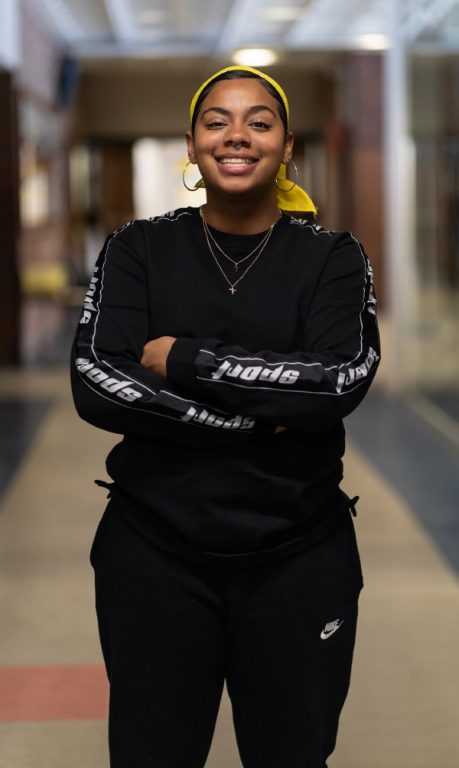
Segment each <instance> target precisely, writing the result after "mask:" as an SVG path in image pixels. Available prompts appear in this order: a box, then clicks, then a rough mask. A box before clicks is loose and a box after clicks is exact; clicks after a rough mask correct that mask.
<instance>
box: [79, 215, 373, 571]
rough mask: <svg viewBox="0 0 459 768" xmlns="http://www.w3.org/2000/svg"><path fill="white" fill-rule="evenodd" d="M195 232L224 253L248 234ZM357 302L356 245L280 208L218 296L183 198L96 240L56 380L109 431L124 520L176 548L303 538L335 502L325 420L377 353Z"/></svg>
mask: <svg viewBox="0 0 459 768" xmlns="http://www.w3.org/2000/svg"><path fill="white" fill-rule="evenodd" d="M211 231H212V233H213V235H214V237H215V239H216V240H217V242H218V243H219V245H220V246H221V247H222V249H223V250H224V251H226V252H227V253H228V254H229V255H230V256H231V257H232V258H233V259H234V260H238V259H239V258H243V256H244V255H246V254H247V253H249V252H250V251H251V250H252V249H253V248H254V247H255V246H256V244H257V243H258V242H259V241H260V239H261V234H260V235H249V236H241V235H230V234H227V233H222V232H217V231H215V230H211ZM214 248H215V247H214ZM215 251H216V249H215ZM216 253H217V254H218V256H219V262H220V264H221V267H222V268H223V269H224V271H225V273H226V274H227V275H228V277H229V279H230V280H231V282H234V280H235V279H236V278H237V277H239V276H240V275H241V274H242V272H243V270H244V269H245V268H246V266H247V265H248V264H249V263H250V261H251V260H250V259H249V260H248V261H246V262H242V263H241V265H240V267H239V271H238V272H237V273H236V272H235V269H234V267H233V265H232V264H231V263H230V262H229V261H227V260H225V258H224V257H223V256H222V255H221V254H220V253H219V252H218V251H216ZM375 306H376V301H375V296H374V290H373V281H372V270H371V267H370V265H369V262H368V259H367V257H366V255H365V253H364V251H363V248H362V246H361V245H360V243H359V242H358V241H357V240H356V238H355V237H354V236H353V235H352V234H351V233H346V232H339V233H338V232H329V231H327V230H324V229H322V228H321V227H319V226H318V225H316V224H311V223H309V222H306V221H304V220H301V219H296V218H292V217H290V216H287V215H285V214H283V215H282V218H281V219H280V221H279V222H278V223H277V224H276V225H275V227H274V230H273V233H272V236H271V239H270V241H269V243H268V245H267V247H266V248H265V250H264V251H263V253H262V254H261V255H260V257H259V259H258V260H257V262H256V263H255V264H254V265H253V267H252V268H251V269H250V270H249V271H248V272H247V275H246V276H245V277H244V278H243V279H242V280H241V282H240V283H239V284H238V285H237V289H236V293H235V294H234V295H232V294H231V292H230V291H229V290H228V285H227V283H226V282H225V279H224V277H223V275H222V274H221V271H220V270H219V269H218V267H217V265H216V263H215V260H214V258H213V257H212V255H211V253H210V251H209V247H208V245H207V243H206V240H205V237H204V231H203V226H202V222H201V219H200V215H199V210H198V209H196V208H183V209H179V210H177V211H173V212H171V213H168V214H166V215H165V216H159V217H156V218H153V219H149V220H142V221H134V222H131V223H129V224H127V225H126V226H124V227H122V228H121V229H120V230H118V231H116V232H114V233H113V234H112V235H111V236H110V237H108V238H107V240H106V242H105V245H104V247H103V250H102V252H101V254H100V256H99V259H98V261H97V264H96V267H95V271H94V276H93V278H92V280H91V284H90V288H89V291H88V293H87V296H86V298H85V301H84V307H83V312H82V316H81V319H80V323H79V325H78V330H77V334H76V338H75V344H74V354H73V360H72V386H73V394H74V399H75V404H76V408H77V410H78V413H79V414H80V416H81V417H82V418H83V419H86V420H87V421H89V422H90V423H91V424H94V425H95V426H97V427H100V428H102V429H106V430H109V431H111V432H118V433H120V434H123V435H124V439H123V440H122V442H121V443H119V444H118V445H117V446H115V448H114V449H113V450H112V451H111V453H110V454H109V457H108V459H107V470H108V473H109V474H110V475H111V477H112V478H113V480H114V483H115V485H114V489H115V492H116V493H115V495H116V497H117V499H118V500H120V499H122V504H120V506H121V507H122V509H123V512H124V514H125V515H127V516H128V518H129V520H130V521H131V522H132V524H134V525H136V526H137V527H140V528H141V530H142V531H143V532H144V533H145V534H146V535H147V536H149V537H151V538H152V539H153V540H154V541H156V543H158V544H160V545H163V546H166V548H168V549H172V550H174V551H180V552H183V553H200V552H212V553H220V555H225V554H226V555H230V554H234V555H237V554H241V553H259V554H260V553H261V555H262V556H263V553H266V554H267V555H268V554H269V553H270V552H276V551H278V550H279V551H283V548H285V547H287V548H288V547H289V546H290V544H291V542H298V541H300V542H303V541H307V540H311V536H312V537H314V532H315V531H320V530H321V526H322V524H323V522H324V521H325V520H326V518H327V517H328V516H331V513H332V512H333V511H336V509H338V508H339V507H340V506H341V507H342V506H343V494H342V492H340V490H339V483H340V481H341V479H342V462H341V458H342V455H343V453H344V428H343V424H342V419H343V417H344V416H346V415H347V414H348V413H350V412H351V411H352V410H353V409H354V408H355V407H356V406H357V405H358V404H359V402H360V401H361V400H362V398H363V397H364V395H365V393H366V391H367V390H368V387H369V385H370V382H371V380H372V379H373V377H374V374H375V372H376V368H377V365H378V362H379V354H380V353H379V338H378V330H377V324H376V316H375ZM166 335H167V336H175V337H177V341H176V342H175V343H174V345H173V347H172V349H171V352H170V354H169V357H168V361H167V379H163V378H162V377H161V376H158V375H156V374H154V373H152V372H151V371H149V370H147V369H146V368H144V367H143V366H142V365H141V364H140V359H141V357H142V353H143V346H144V344H145V343H146V342H147V341H149V340H150V339H154V338H157V337H159V336H166ZM277 425H282V426H285V427H287V428H288V429H287V430H286V431H283V432H280V433H275V429H276V426H277ZM345 498H346V500H347V497H345ZM347 506H349V504H347ZM215 556H216V557H218V555H217V554H216V555H215ZM255 556H256V555H255Z"/></svg>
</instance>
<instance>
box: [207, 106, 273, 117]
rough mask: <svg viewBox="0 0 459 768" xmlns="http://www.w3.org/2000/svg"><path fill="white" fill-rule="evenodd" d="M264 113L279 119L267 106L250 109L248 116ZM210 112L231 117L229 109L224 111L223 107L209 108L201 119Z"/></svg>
mask: <svg viewBox="0 0 459 768" xmlns="http://www.w3.org/2000/svg"><path fill="white" fill-rule="evenodd" d="M262 111H267V112H271V114H272V115H273V116H274V117H277V115H276V113H275V112H274V110H273V109H271V107H267V106H266V104H256V105H255V106H254V107H250V109H249V110H248V111H247V115H248V116H249V115H253V114H254V113H255V112H262ZM208 112H218V113H219V114H220V115H225V116H226V117H230V116H231V112H230V110H229V109H224V108H223V107H208V109H205V110H204V112H202V114H201V117H204V115H206V114H207V113H208Z"/></svg>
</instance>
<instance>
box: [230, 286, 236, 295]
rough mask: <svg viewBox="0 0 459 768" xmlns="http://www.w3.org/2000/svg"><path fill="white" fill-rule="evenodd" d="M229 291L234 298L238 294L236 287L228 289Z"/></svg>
mask: <svg viewBox="0 0 459 768" xmlns="http://www.w3.org/2000/svg"><path fill="white" fill-rule="evenodd" d="M228 290H229V292H230V293H231V295H232V296H234V294H235V293H236V288H235V287H234V285H231V286H230V287H229V288H228Z"/></svg>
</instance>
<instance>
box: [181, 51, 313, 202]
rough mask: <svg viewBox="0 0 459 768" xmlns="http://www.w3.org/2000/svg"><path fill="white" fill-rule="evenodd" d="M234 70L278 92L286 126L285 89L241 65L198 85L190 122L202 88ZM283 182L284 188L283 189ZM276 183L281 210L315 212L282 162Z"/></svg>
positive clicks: (309, 200)
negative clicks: (260, 79) (264, 83)
mask: <svg viewBox="0 0 459 768" xmlns="http://www.w3.org/2000/svg"><path fill="white" fill-rule="evenodd" d="M236 71H242V72H251V73H252V74H253V75H255V77H261V78H262V79H263V80H266V82H267V83H269V84H270V85H271V86H272V87H273V88H274V90H275V91H277V93H278V94H279V96H280V97H281V99H282V103H283V105H284V107H285V112H286V115H287V126H288V123H289V119H290V108H289V104H288V99H287V96H286V95H285V91H284V89H283V88H281V86H280V85H279V83H277V82H276V81H275V80H274V79H273V78H272V77H270V76H269V75H266V74H265V73H264V72H260V70H258V69H254V68H253V67H242V66H238V65H236V66H232V67H225V69H220V70H219V71H218V72H215V74H214V75H212V76H211V77H209V78H208V80H206V81H205V82H204V83H203V84H202V85H200V86H199V88H198V90H197V91H196V93H195V94H194V96H193V98H192V100H191V104H190V122H191V123H193V117H194V113H195V109H196V104H197V102H198V99H199V97H200V95H201V93H202V92H203V90H204V88H207V86H208V85H210V83H212V82H213V81H214V80H216V79H217V78H218V77H220V75H224V74H225V73H226V72H236ZM284 184H285V185H286V186H285V189H284ZM276 185H277V204H278V206H279V208H280V209H281V210H283V211H304V212H305V213H306V212H307V213H314V214H317V208H316V206H315V205H314V203H313V201H312V200H311V198H310V197H309V195H308V193H307V192H305V191H304V189H301V187H299V186H298V185H297V184H292V182H291V181H288V180H287V168H286V166H285V165H284V163H282V165H281V167H280V169H279V172H278V174H277V179H276ZM199 187H205V184H204V181H203V179H201V180H200V181H198V183H197V184H196V189H198V188H199Z"/></svg>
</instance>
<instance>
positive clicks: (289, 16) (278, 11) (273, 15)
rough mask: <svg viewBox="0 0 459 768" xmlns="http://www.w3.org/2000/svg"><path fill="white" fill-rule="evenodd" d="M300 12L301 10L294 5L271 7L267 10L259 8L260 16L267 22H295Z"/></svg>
mask: <svg viewBox="0 0 459 768" xmlns="http://www.w3.org/2000/svg"><path fill="white" fill-rule="evenodd" d="M302 12H303V9H302V8H299V7H298V6H295V5H271V6H270V7H268V8H260V16H262V17H263V19H266V20H267V21H279V22H283V21H295V20H296V19H298V18H299V16H301V14H302Z"/></svg>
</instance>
